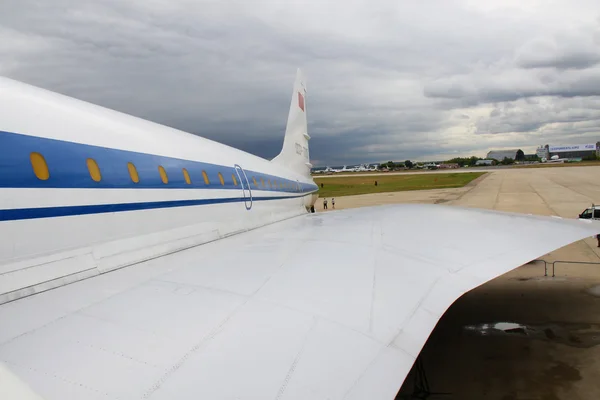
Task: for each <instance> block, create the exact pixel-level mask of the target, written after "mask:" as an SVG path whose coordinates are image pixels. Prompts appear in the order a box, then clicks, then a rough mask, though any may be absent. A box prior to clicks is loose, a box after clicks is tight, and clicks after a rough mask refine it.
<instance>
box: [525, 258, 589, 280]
mask: <svg viewBox="0 0 600 400" xmlns="http://www.w3.org/2000/svg"><path fill="white" fill-rule="evenodd" d="M533 262H543V263H544V276H548V264H550V265H552V277H553V278H554V277H556V273H555V270H556V264H589V265H600V262H592V261H566V260H554V261H546V260H541V259H536V260H531V261H530V262H529V263H533Z"/></svg>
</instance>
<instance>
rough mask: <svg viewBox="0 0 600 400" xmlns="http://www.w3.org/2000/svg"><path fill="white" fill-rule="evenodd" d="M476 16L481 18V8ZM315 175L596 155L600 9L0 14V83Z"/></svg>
mask: <svg viewBox="0 0 600 400" xmlns="http://www.w3.org/2000/svg"><path fill="white" fill-rule="evenodd" d="M484 4H485V5H484ZM297 67H301V68H302V69H303V70H304V72H305V74H306V76H307V90H308V94H307V113H308V118H309V133H310V135H311V136H312V138H313V139H312V140H311V142H310V149H311V158H312V161H313V163H314V164H315V165H338V164H345V163H347V164H353V163H359V162H379V161H387V160H405V159H407V158H408V159H413V160H441V159H445V158H451V157H453V156H459V155H460V156H465V155H478V156H484V155H485V153H486V152H487V151H488V150H490V149H501V148H522V149H523V150H525V152H526V153H528V152H533V151H534V150H535V147H537V145H539V144H546V143H549V144H557V145H558V144H580V143H595V142H596V141H598V140H600V5H599V3H598V0H571V1H560V0H556V1H552V0H520V1H516V0H502V1H496V0H486V1H481V0H443V1H442V0H439V1H434V0H420V1H416V0H415V1H407V0H386V1H382V0H368V1H367V0H329V1H315V0H302V1H300V0H286V1H280V0H278V1H249V0H214V1H212V0H211V1H205V0H190V1H187V0H186V1H181V0H127V1H116V0H103V1H87V0H72V1H71V0H52V1H42V0H36V1H34V0H2V1H0V74H1V75H4V76H8V77H10V78H14V79H18V80H21V81H24V82H27V83H31V84H34V85H37V86H41V87H43V88H46V89H50V90H55V91H57V92H60V93H63V94H67V95H70V96H73V97H76V98H79V99H82V100H86V101H91V102H94V103H97V104H100V105H103V106H106V107H110V108H113V109H116V110H119V111H123V112H126V113H130V114H133V115H136V116H139V117H143V118H147V119H150V120H152V121H155V122H159V123H162V124H166V125H169V126H172V127H175V128H179V129H183V130H186V131H188V132H192V133H196V134H200V135H202V136H205V137H208V138H211V139H214V140H217V141H219V142H222V143H225V144H228V145H232V146H235V147H238V148H241V149H244V150H246V151H249V152H251V153H254V154H257V155H259V156H262V157H267V158H272V157H274V156H275V155H276V154H277V153H278V152H279V150H280V148H281V144H282V141H283V132H284V129H285V122H286V119H287V113H288V107H289V102H290V96H291V91H292V84H293V80H294V76H295V73H296V68H297Z"/></svg>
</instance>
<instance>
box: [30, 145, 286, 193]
mask: <svg viewBox="0 0 600 400" xmlns="http://www.w3.org/2000/svg"><path fill="white" fill-rule="evenodd" d="M29 158H30V160H31V166H32V167H33V173H34V174H35V176H36V177H37V178H38V179H40V180H42V181H45V180H47V179H48V178H50V171H49V169H48V164H47V163H46V160H45V159H44V156H43V155H41V154H40V153H35V152H34V153H31V154H30V155H29ZM86 165H87V168H88V172H89V173H90V178H92V180H93V181H95V182H100V181H101V180H102V174H101V173H100V167H98V163H97V162H96V160H94V159H93V158H88V159H87V160H86ZM127 170H128V171H129V177H130V178H131V181H132V182H134V183H139V181H140V176H139V175H138V172H137V169H136V167H135V165H134V164H133V163H131V162H128V163H127ZM182 172H183V178H184V179H185V183H186V184H188V185H191V184H192V179H191V177H190V173H189V172H188V170H187V169H185V168H183V169H182ZM158 173H159V175H160V179H161V181H162V183H164V184H165V185H166V184H167V183H169V177H168V176H167V171H166V170H165V168H164V167H163V166H162V165H159V166H158ZM218 176H219V182H221V185H222V186H225V179H224V178H223V175H222V174H221V173H220V172H219V173H218ZM202 178H203V179H204V183H205V184H207V185H210V180H209V179H208V174H207V173H206V171H202ZM231 180H232V182H233V184H234V185H235V186H237V185H238V182H237V179H236V177H235V174H231ZM252 182H253V183H254V186H255V188H258V181H257V180H256V177H254V176H253V177H252ZM267 184H268V185H269V188H271V189H272V188H273V187H275V189H277V181H276V180H275V179H274V180H273V182H271V180H270V179H269V180H267ZM260 186H262V187H263V188H264V187H265V180H264V179H263V178H260ZM279 188H280V189H284V188H285V189H292V188H294V187H293V186H292V185H289V184H288V183H287V182H279ZM295 189H297V188H295Z"/></svg>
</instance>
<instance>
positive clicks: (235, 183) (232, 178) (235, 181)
mask: <svg viewBox="0 0 600 400" xmlns="http://www.w3.org/2000/svg"><path fill="white" fill-rule="evenodd" d="M231 180H232V181H233V184H234V185H235V186H237V179H235V174H231Z"/></svg>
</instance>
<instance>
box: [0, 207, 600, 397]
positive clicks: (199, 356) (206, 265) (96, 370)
mask: <svg viewBox="0 0 600 400" xmlns="http://www.w3.org/2000/svg"><path fill="white" fill-rule="evenodd" d="M598 232H600V228H599V227H598V224H596V223H594V222H591V221H578V220H561V219H559V218H546V217H535V216H524V215H518V214H507V213H500V212H493V211H481V210H473V209H463V208H458V207H448V206H430V205H398V206H381V207H374V208H367V209H354V210H343V211H337V212H331V213H325V214H313V215H306V216H302V217H298V218H293V219H290V220H287V221H284V222H280V223H277V224H273V225H271V226H268V227H265V228H261V229H257V230H254V231H251V232H247V233H243V234H239V235H236V236H233V237H229V238H226V239H223V240H219V241H216V242H213V243H209V244H206V245H202V246H199V247H196V248H193V249H189V250H186V251H182V252H179V253H176V254H172V255H169V256H165V257H161V258H157V259H154V260H151V261H147V262H144V263H141V264H137V265H134V266H131V267H127V268H124V269H121V270H118V271H113V272H110V273H107V274H104V275H100V276H96V277H94V278H91V279H87V280H84V281H79V282H76V283H73V284H70V285H67V286H64V287H60V288H57V289H53V290H50V291H47V292H44V293H40V294H36V295H34V296H30V297H27V298H22V299H19V300H17V301H14V302H11V303H7V304H4V305H2V306H0V362H1V363H3V364H4V366H3V367H2V368H0V386H1V385H2V382H7V381H8V380H10V382H12V383H11V386H10V387H11V388H13V389H10V390H13V394H14V396H13V397H10V396H9V397H7V398H18V395H17V392H18V390H19V389H18V386H19V385H17V384H15V381H16V380H19V381H20V382H21V385H22V386H25V385H26V386H28V387H29V388H30V389H31V390H33V391H34V392H35V393H37V394H38V395H39V396H40V397H41V398H43V399H257V400H258V399H260V400H265V399H299V400H300V399H302V400H305V399H393V398H394V396H395V394H396V392H397V391H398V389H399V388H400V386H401V385H402V383H403V381H404V378H405V377H406V375H407V373H408V372H409V370H410V368H411V366H412V364H413V362H414V360H415V358H416V356H417V355H418V353H419V351H420V350H421V348H422V347H423V345H424V343H425V341H426V340H427V338H428V336H429V334H430V333H431V331H432V330H433V328H434V327H435V325H436V323H437V321H438V320H439V319H440V317H441V316H442V314H443V313H444V312H445V311H446V309H447V308H448V307H449V306H450V305H451V304H452V303H453V302H454V301H455V300H456V299H457V298H458V297H460V296H461V295H462V294H463V293H465V292H467V291H469V290H471V289H472V288H474V287H476V286H478V285H481V284H482V283H484V282H486V281H488V280H490V279H492V278H494V277H496V276H498V275H501V274H503V273H505V272H507V271H509V270H511V269H513V268H515V267H518V266H520V265H522V264H524V263H526V262H528V261H530V260H532V259H534V258H536V257H539V256H541V255H544V254H546V253H548V252H550V251H553V250H554V249H556V248H559V247H562V246H564V245H567V244H569V243H571V242H574V241H577V240H579V239H582V238H585V237H588V236H592V235H594V234H596V233H598ZM7 387H8V386H6V387H5V389H6V388H7ZM7 390H8V389H7ZM23 393H25V392H23ZM31 398H34V397H31Z"/></svg>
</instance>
